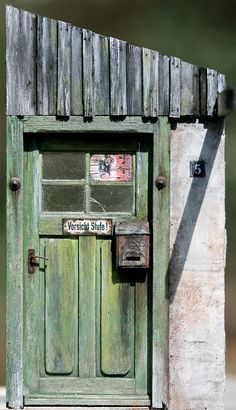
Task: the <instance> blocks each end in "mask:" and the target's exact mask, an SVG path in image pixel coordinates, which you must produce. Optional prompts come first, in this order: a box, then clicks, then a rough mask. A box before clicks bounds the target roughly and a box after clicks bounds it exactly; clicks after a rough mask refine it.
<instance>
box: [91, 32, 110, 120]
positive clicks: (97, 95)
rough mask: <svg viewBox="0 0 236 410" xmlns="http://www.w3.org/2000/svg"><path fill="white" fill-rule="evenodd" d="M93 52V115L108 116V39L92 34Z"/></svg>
mask: <svg viewBox="0 0 236 410" xmlns="http://www.w3.org/2000/svg"><path fill="white" fill-rule="evenodd" d="M93 52H94V114H95V115H109V113H110V93H109V90H110V84H109V42H108V38H107V37H104V36H100V35H99V34H95V33H94V34H93Z"/></svg>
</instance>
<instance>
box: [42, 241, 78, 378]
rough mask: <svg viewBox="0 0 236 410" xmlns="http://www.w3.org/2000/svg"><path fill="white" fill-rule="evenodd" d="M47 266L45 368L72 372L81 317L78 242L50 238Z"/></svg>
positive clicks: (47, 250)
mask: <svg viewBox="0 0 236 410" xmlns="http://www.w3.org/2000/svg"><path fill="white" fill-rule="evenodd" d="M46 255H47V258H48V261H47V262H46V268H45V370H46V372H47V373H48V374H59V375H68V374H71V373H72V372H73V370H74V367H75V365H76V364H75V357H76V351H77V343H76V341H77V319H78V313H77V312H78V285H77V277H78V243H77V241H72V240H71V239H49V240H48V241H47V243H46Z"/></svg>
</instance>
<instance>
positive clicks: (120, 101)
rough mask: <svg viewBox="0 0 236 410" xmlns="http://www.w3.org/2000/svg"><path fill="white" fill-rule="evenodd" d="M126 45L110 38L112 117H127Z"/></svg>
mask: <svg viewBox="0 0 236 410" xmlns="http://www.w3.org/2000/svg"><path fill="white" fill-rule="evenodd" d="M126 77H127V75H126V43H125V42H124V41H121V40H116V39H115V38H110V98H111V115H117V116H122V115H127V90H126V80H127V78H126Z"/></svg>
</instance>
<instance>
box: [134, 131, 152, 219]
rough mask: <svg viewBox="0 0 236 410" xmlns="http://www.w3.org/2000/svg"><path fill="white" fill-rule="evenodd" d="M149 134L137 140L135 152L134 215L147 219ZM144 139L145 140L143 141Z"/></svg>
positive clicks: (149, 158)
mask: <svg viewBox="0 0 236 410" xmlns="http://www.w3.org/2000/svg"><path fill="white" fill-rule="evenodd" d="M147 138H148V139H149V136H146V138H145V137H144V138H143V139H142V141H138V150H137V153H136V170H137V171H136V189H135V191H136V216H137V218H138V219H140V220H142V219H147V216H148V192H149V181H150V179H149V175H148V171H149V169H148V168H149V161H150V160H151V157H150V152H149V149H148V141H147ZM145 140H146V141H145Z"/></svg>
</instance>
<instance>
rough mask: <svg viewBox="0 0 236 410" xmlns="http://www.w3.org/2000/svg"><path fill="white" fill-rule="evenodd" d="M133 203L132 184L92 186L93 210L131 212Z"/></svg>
mask: <svg viewBox="0 0 236 410" xmlns="http://www.w3.org/2000/svg"><path fill="white" fill-rule="evenodd" d="M132 205H133V187H132V186H104V185H98V186H92V187H91V198H90V209H91V211H92V212H130V213H132Z"/></svg>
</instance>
